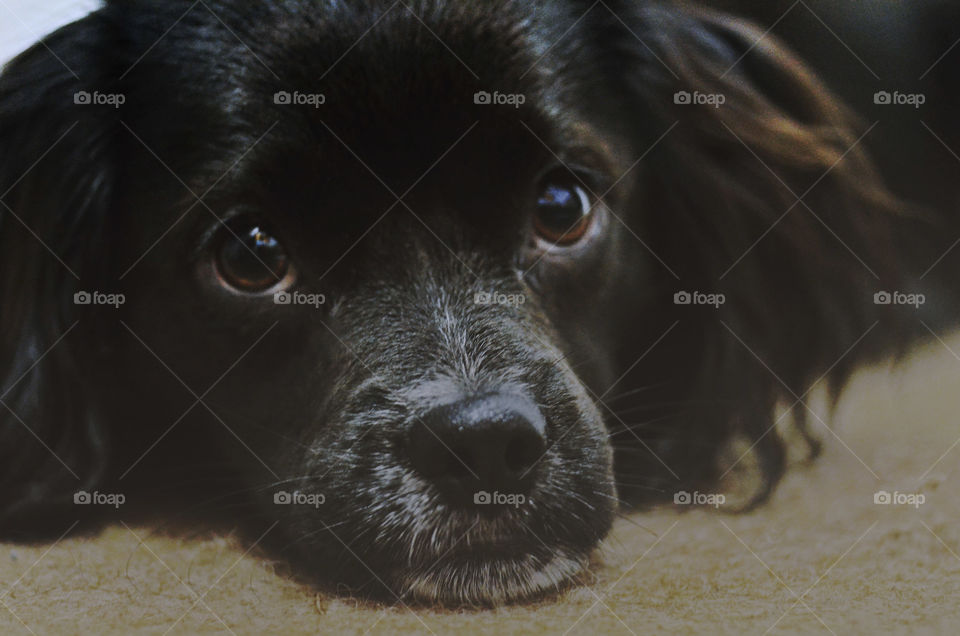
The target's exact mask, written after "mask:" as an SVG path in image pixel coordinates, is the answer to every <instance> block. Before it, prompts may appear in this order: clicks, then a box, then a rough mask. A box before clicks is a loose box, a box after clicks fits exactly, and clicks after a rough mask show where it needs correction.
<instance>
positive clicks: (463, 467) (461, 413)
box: [408, 394, 547, 505]
mask: <svg viewBox="0 0 960 636" xmlns="http://www.w3.org/2000/svg"><path fill="white" fill-rule="evenodd" d="M546 443H547V440H546V422H545V420H544V418H543V415H542V414H541V412H540V409H539V408H537V406H536V405H535V404H534V403H533V402H532V401H531V400H529V399H527V398H524V397H520V396H515V395H504V394H493V395H487V396H484V397H480V398H474V399H468V400H461V401H458V402H454V403H452V404H447V405H444V406H440V407H436V408H434V409H432V410H430V411H429V412H427V413H426V414H425V415H424V416H423V417H421V418H419V419H418V420H417V421H415V423H414V424H413V426H412V427H411V429H410V434H409V438H408V456H409V459H410V461H411V462H412V464H413V467H414V468H415V469H416V470H417V472H419V473H420V474H421V475H422V476H423V477H425V478H427V479H429V480H430V481H431V482H432V483H433V484H434V485H435V486H436V487H437V488H438V489H439V490H440V491H441V493H442V494H443V496H444V497H445V498H446V499H447V500H448V502H449V503H451V504H453V505H466V504H472V503H488V502H487V501H485V496H484V493H490V492H494V491H496V492H499V493H504V494H508V495H509V494H513V495H518V494H526V493H527V492H528V491H529V490H530V487H531V486H532V484H533V482H534V480H535V479H536V473H537V471H536V464H537V462H538V461H539V460H540V458H541V457H542V456H543V453H544V451H545V450H546ZM494 503H495V502H494Z"/></svg>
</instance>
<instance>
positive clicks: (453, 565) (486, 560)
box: [397, 547, 589, 607]
mask: <svg viewBox="0 0 960 636" xmlns="http://www.w3.org/2000/svg"><path fill="white" fill-rule="evenodd" d="M496 551H497V549H496V548H494V547H491V548H490V549H489V550H486V551H481V550H479V549H478V550H464V551H462V552H460V553H456V554H452V555H448V556H447V557H444V558H443V559H442V560H441V561H440V562H438V563H436V564H434V565H433V566H432V567H429V568H425V569H423V570H421V571H413V572H410V571H407V572H404V573H403V574H401V575H399V577H398V581H397V583H398V585H397V587H398V588H399V589H401V590H403V591H402V593H401V596H402V597H403V598H405V599H408V600H409V601H411V602H414V603H422V604H429V605H444V606H479V607H492V606H498V605H504V604H508V603H517V602H522V601H529V600H533V599H536V598H538V597H542V596H545V595H549V594H552V593H555V592H557V591H559V590H561V589H563V588H564V587H566V586H568V585H570V584H571V583H572V582H574V581H575V580H576V579H577V577H578V576H579V575H581V574H583V572H584V571H585V570H586V568H587V565H588V563H589V558H588V554H587V553H586V552H569V551H566V550H555V551H553V552H552V554H550V555H547V556H546V557H541V556H538V555H535V554H515V553H514V554H506V555H503V556H499V555H497V553H496Z"/></svg>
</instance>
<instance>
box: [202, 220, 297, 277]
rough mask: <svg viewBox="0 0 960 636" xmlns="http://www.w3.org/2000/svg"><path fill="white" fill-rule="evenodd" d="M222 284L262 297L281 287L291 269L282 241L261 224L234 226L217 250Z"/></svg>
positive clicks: (227, 231)
mask: <svg viewBox="0 0 960 636" xmlns="http://www.w3.org/2000/svg"><path fill="white" fill-rule="evenodd" d="M216 269H217V274H218V277H219V278H220V280H221V283H222V284H224V285H227V286H229V287H230V288H232V289H233V290H235V291H239V292H243V293H247V294H259V293H263V292H265V291H268V290H272V289H274V288H275V287H279V286H281V285H282V283H283V282H284V281H285V280H286V279H287V278H289V276H290V274H291V271H292V266H291V264H290V259H289V257H288V256H287V252H286V250H284V248H283V246H282V245H281V244H280V242H279V241H278V240H277V239H276V238H274V237H273V236H272V235H270V234H269V233H268V232H266V231H265V230H264V229H263V228H262V227H261V226H260V225H259V224H250V223H247V224H243V225H232V226H230V227H229V228H228V229H227V230H226V231H224V233H223V237H222V238H221V239H220V241H219V244H218V245H217V248H216Z"/></svg>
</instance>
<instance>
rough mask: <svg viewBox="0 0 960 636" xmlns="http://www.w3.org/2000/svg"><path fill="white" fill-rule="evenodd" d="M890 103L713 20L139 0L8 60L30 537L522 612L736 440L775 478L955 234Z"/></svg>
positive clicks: (893, 333) (7, 506)
mask: <svg viewBox="0 0 960 636" xmlns="http://www.w3.org/2000/svg"><path fill="white" fill-rule="evenodd" d="M724 8H726V9H729V10H731V11H735V10H736V7H724ZM853 63H855V62H853ZM866 128H867V123H866V122H865V121H861V119H859V118H858V117H857V116H856V115H855V114H854V113H853V111H852V110H850V109H848V108H847V107H845V106H843V105H842V103H841V102H840V100H839V99H837V98H835V97H834V95H833V93H832V92H831V91H830V89H829V88H828V87H827V86H826V85H825V84H824V82H823V81H822V80H821V78H820V75H819V74H818V73H817V72H815V71H814V70H812V69H811V68H810V67H808V66H806V65H805V64H804V63H803V62H802V61H801V60H800V57H799V56H798V55H796V54H795V53H793V52H792V50H790V49H789V48H787V46H786V45H785V44H783V43H782V42H781V41H779V40H777V39H776V38H775V37H773V36H767V37H765V36H764V32H763V29H762V28H761V27H759V26H756V25H755V24H754V23H752V22H750V21H748V20H746V19H741V18H737V17H733V16H732V15H731V14H728V13H723V12H719V11H718V10H717V9H715V8H713V7H704V6H699V5H687V4H680V3H673V2H620V1H615V0H611V1H606V0H605V1H604V2H601V3H596V4H591V3H588V2H581V1H577V0H568V1H561V0H557V1H551V2H546V1H544V2H516V1H511V0H491V2H487V3H468V2H440V1H432V0H411V1H406V0H401V1H400V2H389V1H388V0H361V1H357V2H351V3H345V2H340V1H337V0H330V1H329V2H308V1H306V0H276V1H273V2H266V1H263V0H254V1H250V2H243V3H241V2H234V1H231V0H205V1H203V2H200V3H191V2H187V1H186V0H173V1H171V0H166V1H164V2H159V1H148V0H138V1H136V2H118V1H108V2H107V3H106V5H105V6H104V7H103V8H102V9H100V10H98V11H96V12H94V13H92V14H91V15H89V16H88V17H86V18H85V19H82V20H80V21H78V22H76V23H73V24H71V25H68V26H66V27H64V28H63V29H61V30H59V31H57V32H55V33H54V34H52V35H50V36H49V37H47V38H45V39H44V40H43V41H42V42H41V43H40V44H38V45H36V46H34V47H33V48H31V49H30V50H28V51H26V52H25V53H23V54H21V55H20V56H19V57H17V58H16V59H14V60H13V61H12V62H10V63H9V64H8V65H7V66H6V67H5V69H4V72H3V74H2V76H0V203H2V207H0V247H2V252H0V258H2V265H0V302H2V314H0V351H2V357H0V360H2V367H0V368H2V374H0V380H2V382H0V390H2V398H0V404H2V409H0V439H2V445H0V460H2V461H0V465H2V468H0V471H2V472H0V484H2V488H0V529H2V535H3V536H4V537H5V538H8V539H11V538H12V539H18V540H43V539H45V538H53V537H57V536H61V535H62V534H63V533H65V532H67V531H72V532H77V531H79V530H81V529H83V528H96V527H97V524H99V523H104V522H107V521H110V520H112V519H117V518H124V519H128V520H129V519H131V518H133V517H134V516H138V515H145V516H146V518H147V519H152V520H153V521H155V522H163V521H170V520H171V519H173V518H174V517H176V518H178V519H182V518H185V516H186V517H189V518H190V519H191V521H189V522H188V523H187V524H186V525H189V524H192V523H200V524H201V525H202V524H204V523H209V524H215V523H220V522H225V523H227V524H228V525H229V526H230V527H239V528H241V529H242V530H243V532H245V533H248V534H250V536H251V537H252V538H253V539H256V541H255V543H256V545H258V546H261V547H263V548H265V549H266V550H267V551H268V552H270V553H271V554H276V555H279V557H280V558H282V559H284V560H285V561H286V562H288V563H291V564H292V565H293V568H294V572H295V573H296V574H297V575H298V576H302V577H304V578H306V579H309V580H310V581H311V582H313V583H315V584H317V585H321V586H323V585H329V586H333V587H335V588H336V589H339V590H349V591H350V592H351V593H357V594H362V595H370V596H371V597H377V598H382V599H384V600H386V601H388V602H397V601H399V602H414V601H417V602H425V603H437V604H447V605H499V604H503V603H510V602H517V601H522V600H526V599H531V598H536V597H539V596H542V595H547V594H551V593H554V592H555V591H556V590H559V589H563V588H564V587H565V586H568V585H570V584H571V583H575V582H576V581H577V580H578V579H579V577H581V576H582V575H583V573H584V572H585V571H586V569H587V568H588V567H589V563H590V560H591V555H592V553H593V551H594V550H595V548H596V547H597V546H598V544H599V543H600V541H601V540H602V539H603V538H604V537H605V535H606V534H607V532H608V531H609V530H610V528H611V525H612V523H613V521H614V519H615V517H616V515H617V513H618V510H620V509H622V508H625V507H643V506H649V505H654V504H657V503H662V502H667V503H669V502H672V501H673V500H674V499H675V498H676V496H677V495H678V493H682V492H688V491H690V490H693V489H697V488H700V489H709V488H714V487H716V483H717V480H718V478H720V477H721V476H722V475H723V474H724V473H725V472H726V471H727V470H729V469H730V468H731V466H732V464H734V463H736V462H731V461H730V454H729V449H730V448H732V447H733V445H735V444H736V443H745V444H746V445H747V447H749V455H750V457H752V458H753V465H754V466H755V473H756V475H757V476H758V478H759V479H758V485H757V486H756V489H755V491H754V492H753V493H752V496H751V498H750V499H749V501H748V502H747V503H746V504H745V507H749V506H751V505H754V504H756V503H759V502H761V501H763V500H764V499H765V498H767V497H768V496H769V494H770V492H771V491H772V489H773V488H774V486H775V485H776V483H777V481H778V480H779V479H780V477H781V475H782V474H783V472H784V470H785V466H786V464H787V461H786V452H785V443H784V439H783V435H782V434H781V432H780V431H779V429H778V428H776V427H774V424H775V418H774V410H775V408H776V406H777V405H778V404H779V403H781V402H783V401H786V402H787V404H788V405H789V404H793V405H794V407H795V408H793V411H792V412H793V414H794V419H795V426H796V428H797V430H799V431H801V432H802V433H804V434H805V435H806V437H807V438H808V440H809V442H810V444H811V445H812V447H814V446H815V445H816V443H817V438H816V436H815V435H814V434H812V433H811V432H810V431H808V430H807V428H808V423H807V419H806V417H805V414H806V413H807V410H806V409H805V408H804V406H805V405H804V404H800V403H802V402H803V397H804V396H805V395H806V393H805V391H806V390H807V389H808V388H810V387H813V386H815V385H816V386H821V385H826V386H828V387H829V390H830V392H831V394H832V395H834V396H835V395H836V393H837V392H838V391H839V389H840V388H841V387H842V386H843V384H844V382H845V380H846V379H847V378H848V377H849V375H850V373H851V372H852V370H853V369H855V368H856V366H857V365H859V364H861V363H862V362H864V361H865V360H869V359H875V358H876V357H878V356H883V355H887V354H888V353H889V352H890V351H893V350H895V349H897V348H898V347H900V346H903V345H902V342H903V341H904V340H905V334H908V333H911V332H912V330H915V328H916V321H915V320H914V318H915V315H917V314H914V313H911V311H912V309H913V308H910V307H904V306H902V304H897V303H889V304H883V303H876V302H874V296H875V295H876V294H877V293H884V290H901V291H910V290H913V291H917V293H920V290H919V288H916V289H914V288H912V287H911V285H913V284H914V283H916V282H917V280H918V279H919V274H920V273H922V266H921V265H919V264H917V262H916V261H917V259H915V258H914V256H913V255H914V254H915V253H917V252H918V251H919V252H921V253H924V254H927V253H929V252H930V249H931V248H930V247H929V241H931V240H932V237H943V236H945V233H943V232H942V230H934V229H924V228H928V226H929V228H932V227H933V223H932V222H930V221H929V220H927V219H925V218H921V217H923V215H921V214H917V215H914V214H912V213H910V212H908V210H909V209H910V207H911V206H909V205H906V204H904V203H903V198H901V197H900V196H899V195H898V193H897V192H894V191H893V189H892V188H891V187H888V186H889V184H888V182H887V181H886V180H885V179H884V177H883V175H882V173H881V171H880V170H879V169H878V168H877V167H876V164H875V163H874V161H873V160H872V159H871V158H870V156H869V154H868V152H867V150H866V148H865V144H860V143H859V140H860V138H861V136H862V135H863V133H864V130H866ZM944 163H946V160H945V161H944ZM905 228H907V229H905ZM907 231H909V232H910V233H911V234H910V236H916V237H917V238H916V241H915V245H914V246H913V247H909V246H905V245H904V244H903V242H902V241H901V238H902V237H903V236H905V232H907ZM930 280H931V281H932V280H933V278H931V279H930ZM934 295H935V294H934ZM918 311H921V312H926V313H923V316H925V317H926V319H927V320H928V322H927V324H929V325H939V324H941V322H937V320H938V319H939V318H940V317H944V316H947V315H949V313H950V312H949V311H947V310H946V309H945V305H943V304H939V305H937V304H936V303H930V304H928V305H925V306H924V307H920V308H919V309H918ZM907 323H910V325H908V324H907ZM877 325H879V326H877ZM875 327H876V328H875ZM881 332H882V333H883V335H882V336H880V335H878V334H881ZM868 334H869V336H868ZM821 383H822V384H821ZM98 504H99V505H98ZM184 511H191V512H189V514H188V513H186V512H184ZM178 515H180V516H178ZM194 517H197V518H199V519H200V521H193V520H192V519H194ZM78 520H80V521H79V522H78ZM204 520H205V521H204Z"/></svg>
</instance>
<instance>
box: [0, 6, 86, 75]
mask: <svg viewBox="0 0 960 636" xmlns="http://www.w3.org/2000/svg"><path fill="white" fill-rule="evenodd" d="M98 6H100V0H40V1H39V2H38V1H37V0H0V64H4V63H6V62H7V60H9V59H10V58H12V57H13V56H14V55H16V54H17V53H19V52H20V51H22V50H24V49H26V48H27V47H28V46H30V45H31V44H33V43H34V42H36V41H37V40H39V39H40V38H42V37H43V36H44V35H46V34H47V33H50V32H51V31H53V30H54V29H56V28H57V27H60V26H63V25H64V24H67V23H69V22H73V21H74V20H76V19H77V18H80V17H82V16H84V15H86V14H87V13H89V12H90V11H93V10H94V9H96V8H97V7H98Z"/></svg>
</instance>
